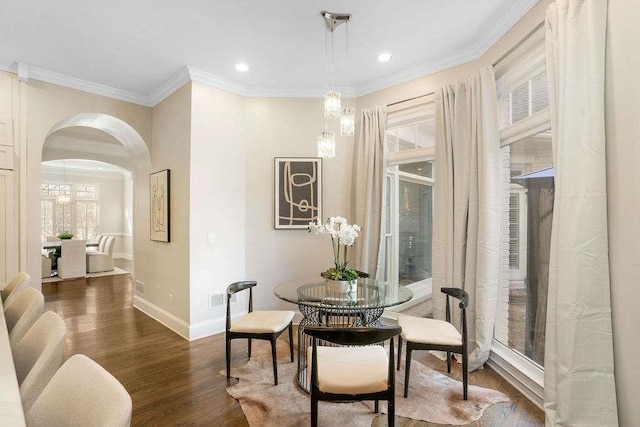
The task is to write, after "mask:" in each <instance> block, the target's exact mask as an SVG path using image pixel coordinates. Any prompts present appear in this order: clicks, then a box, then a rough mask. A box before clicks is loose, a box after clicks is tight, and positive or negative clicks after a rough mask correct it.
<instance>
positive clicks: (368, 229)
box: [353, 106, 387, 277]
mask: <svg viewBox="0 0 640 427" xmlns="http://www.w3.org/2000/svg"><path fill="white" fill-rule="evenodd" d="M386 121H387V109H386V107H384V106H376V107H373V108H371V109H363V110H362V116H361V125H360V132H359V134H358V139H357V142H356V151H355V156H354V168H353V170H354V177H353V182H354V186H353V191H354V200H355V204H354V211H355V212H354V216H355V223H356V224H358V225H359V226H360V227H361V228H362V232H361V233H360V236H359V238H358V244H357V245H356V246H355V248H356V254H357V256H358V258H359V261H360V264H359V269H360V270H362V271H365V272H367V273H369V274H370V275H371V277H378V276H379V275H380V274H382V269H383V263H382V261H381V260H384V247H383V243H384V240H381V238H380V236H381V235H382V234H381V233H382V224H384V215H385V212H384V210H385V209H384V208H385V198H386V193H385V191H386V190H385V183H386V176H387V159H386V144H385V140H384V134H385V124H386Z"/></svg>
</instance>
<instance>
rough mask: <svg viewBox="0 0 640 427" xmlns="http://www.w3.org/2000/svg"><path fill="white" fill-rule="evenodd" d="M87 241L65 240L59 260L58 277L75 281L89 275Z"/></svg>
mask: <svg viewBox="0 0 640 427" xmlns="http://www.w3.org/2000/svg"><path fill="white" fill-rule="evenodd" d="M86 253H87V243H86V240H63V241H62V251H61V256H60V258H58V277H59V278H61V279H73V278H76V277H84V276H85V275H86V274H87V257H86Z"/></svg>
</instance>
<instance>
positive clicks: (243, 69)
mask: <svg viewBox="0 0 640 427" xmlns="http://www.w3.org/2000/svg"><path fill="white" fill-rule="evenodd" d="M236 71H240V72H241V73H246V72H247V71H249V66H248V65H247V64H245V63H243V62H241V63H239V64H236Z"/></svg>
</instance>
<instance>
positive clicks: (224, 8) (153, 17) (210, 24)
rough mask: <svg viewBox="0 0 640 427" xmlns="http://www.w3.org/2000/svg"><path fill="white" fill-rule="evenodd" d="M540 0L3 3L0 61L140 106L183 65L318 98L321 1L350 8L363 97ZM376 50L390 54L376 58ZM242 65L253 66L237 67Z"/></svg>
mask: <svg viewBox="0 0 640 427" xmlns="http://www.w3.org/2000/svg"><path fill="white" fill-rule="evenodd" d="M536 2H537V0H482V1H478V0H447V1H443V0H402V1H393V0H376V1H371V0H351V1H349V2H345V1H340V0H325V1H322V2H320V1H308V0H307V1H304V0H217V1H213V0H192V1H189V2H178V1H168V0H136V1H131V0H110V1H102V2H94V1H87V0H59V1H41V0H3V1H2V2H0V68H4V69H8V70H11V71H15V70H16V63H17V62H21V63H23V64H28V70H29V71H28V74H29V77H30V78H37V79H40V80H47V79H49V80H53V81H54V82H56V83H60V84H65V85H67V86H72V87H73V86H74V85H75V86H79V87H83V88H84V89H85V90H90V91H91V90H92V87H91V86H92V85H94V84H98V85H104V86H106V89H116V91H114V92H117V93H116V96H115V97H120V98H122V97H124V98H126V97H127V96H128V95H130V97H131V99H133V100H134V102H135V100H137V99H140V100H141V101H140V103H143V104H144V103H145V101H144V100H145V99H152V98H153V97H154V96H155V97H156V98H157V97H158V95H157V94H156V93H154V92H157V91H158V90H159V88H160V86H161V85H162V84H163V83H164V82H166V81H167V80H168V79H170V78H171V77H172V76H174V75H176V73H179V71H180V70H181V69H184V68H183V67H185V66H189V67H191V68H192V70H191V75H193V74H194V71H193V70H196V71H197V72H198V73H201V74H206V75H207V76H209V81H215V82H218V83H221V84H222V85H223V86H228V87H231V88H235V89H236V92H241V93H242V94H267V95H271V96H284V95H286V96H309V95H311V94H313V95H317V94H321V93H322V92H323V91H324V85H325V82H324V79H325V77H324V69H325V63H324V61H325V59H324V51H325V44H324V43H325V30H324V20H323V19H322V18H321V16H320V11H322V10H329V11H332V12H341V13H351V14H352V15H353V17H352V20H351V23H350V24H349V56H350V61H349V62H350V64H349V74H350V81H349V87H350V88H351V89H352V90H351V91H346V92H347V93H351V94H355V95H358V96H360V95H363V94H365V93H369V92H372V91H375V90H379V89H381V88H384V87H388V86H391V85H393V84H397V83H400V82H402V81H407V80H410V79H413V78H416V77H419V76H422V75H426V74H429V73H431V72H435V71H438V70H440V69H444V68H447V67H451V66H454V65H457V64H460V63H463V62H467V61H469V60H473V59H476V58H478V57H479V56H481V55H482V54H483V53H484V52H485V51H486V50H487V49H488V48H489V47H490V46H491V45H492V44H493V43H495V41H496V40H497V39H498V38H500V37H501V36H502V35H503V34H504V33H505V32H506V31H507V30H508V29H509V28H510V27H511V26H512V25H513V24H514V23H515V22H516V21H517V20H518V19H519V18H520V17H522V16H523V15H524V14H525V13H526V12H527V11H528V10H529V9H530V8H531V7H532V6H533V5H534V4H535V3H536ZM344 35H345V26H344V25H342V26H340V27H338V28H337V29H336V31H335V46H336V47H335V58H336V70H335V86H337V87H344V86H346V84H347V82H346V75H345V74H346V70H345V68H344V62H345V61H344V54H345V53H344V40H345V37H344ZM383 51H385V52H389V53H391V54H392V55H393V58H392V59H391V61H390V62H388V63H380V62H378V61H377V59H376V56H377V55H378V54H379V53H380V52H383ZM238 62H245V63H247V64H248V65H249V67H250V69H249V71H248V72H247V73H239V72H237V71H236V70H235V64H236V63H238ZM94 86H95V85H94ZM104 86H103V87H102V89H103V91H104V90H105V87H104ZM96 90H98V89H96V88H93V91H96ZM98 92H99V91H98ZM119 95H120V96H119Z"/></svg>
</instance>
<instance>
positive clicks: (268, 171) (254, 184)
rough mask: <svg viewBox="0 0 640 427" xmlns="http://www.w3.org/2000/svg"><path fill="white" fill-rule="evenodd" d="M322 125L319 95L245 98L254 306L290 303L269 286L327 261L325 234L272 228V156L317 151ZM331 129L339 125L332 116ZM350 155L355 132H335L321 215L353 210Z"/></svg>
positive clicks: (249, 264) (248, 260)
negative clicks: (293, 97)
mask: <svg viewBox="0 0 640 427" xmlns="http://www.w3.org/2000/svg"><path fill="white" fill-rule="evenodd" d="M324 125H325V120H324V117H323V114H322V100H321V99H291V98H249V99H247V113H246V129H247V156H246V207H247V208H246V212H247V213H246V222H245V224H246V263H247V278H248V279H251V280H257V281H258V286H257V288H256V293H255V305H256V308H260V309H265V308H278V307H281V308H286V309H289V310H291V309H293V308H294V307H293V306H292V305H291V304H288V303H285V302H283V301H280V300H279V299H277V298H276V297H275V296H274V295H273V288H274V287H275V286H276V285H277V284H279V283H282V282H285V281H288V280H292V279H295V278H298V277H306V276H316V277H319V275H320V272H321V271H324V270H326V269H327V268H328V267H330V266H331V263H332V260H333V255H332V252H331V244H330V241H329V240H328V238H327V236H312V235H310V234H309V233H308V232H307V230H275V229H274V228H273V222H274V220H273V215H274V208H273V197H274V196H273V193H274V182H273V181H274V175H273V173H274V172H273V170H274V158H275V157H316V156H317V155H318V153H317V136H318V132H319V131H321V130H323V129H324ZM329 129H330V130H334V131H336V130H337V122H336V121H335V120H334V121H329ZM352 156H353V137H341V136H340V135H339V133H338V134H337V137H336V157H335V158H333V159H325V160H323V174H324V179H323V181H324V182H323V184H324V187H323V189H324V197H323V200H324V212H323V216H324V217H325V218H326V217H329V216H336V215H341V216H348V215H349V212H351V198H350V194H351V164H352ZM349 219H350V218H349Z"/></svg>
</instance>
